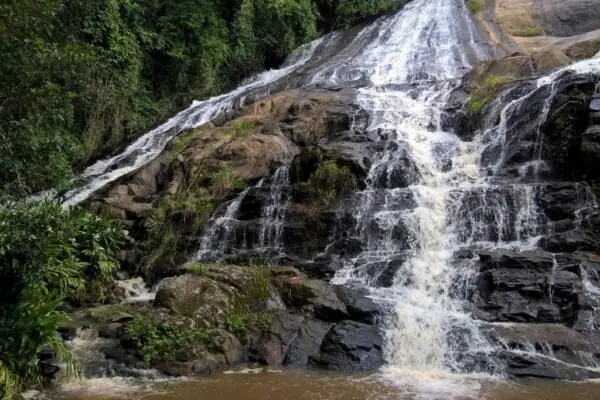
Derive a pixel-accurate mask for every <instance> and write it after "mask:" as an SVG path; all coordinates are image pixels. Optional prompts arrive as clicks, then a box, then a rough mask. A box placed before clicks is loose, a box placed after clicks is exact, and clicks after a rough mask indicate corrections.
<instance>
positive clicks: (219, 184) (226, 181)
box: [210, 164, 247, 199]
mask: <svg viewBox="0 0 600 400" xmlns="http://www.w3.org/2000/svg"><path fill="white" fill-rule="evenodd" d="M246 185H247V184H246V182H244V180H243V179H241V178H240V177H237V176H234V175H233V169H232V168H231V165H230V164H226V165H225V166H223V167H222V168H221V169H220V170H219V171H217V172H216V173H215V174H213V176H212V177H211V186H210V192H211V194H212V196H213V198H217V199H222V198H224V197H226V196H227V195H229V194H230V193H231V192H232V191H234V190H240V189H244V188H245V187H246Z"/></svg>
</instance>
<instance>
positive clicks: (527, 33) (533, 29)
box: [515, 25, 543, 37]
mask: <svg viewBox="0 0 600 400" xmlns="http://www.w3.org/2000/svg"><path fill="white" fill-rule="evenodd" d="M542 33H543V32H542V29H541V28H540V27H539V26H536V25H529V26H526V27H525V28H523V29H521V30H519V31H518V32H516V33H515V36H524V37H532V36H539V35H541V34H542Z"/></svg>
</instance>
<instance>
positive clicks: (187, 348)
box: [123, 313, 210, 364]
mask: <svg viewBox="0 0 600 400" xmlns="http://www.w3.org/2000/svg"><path fill="white" fill-rule="evenodd" d="M209 339H210V336H209V334H208V332H207V331H206V330H204V329H199V328H192V327H189V326H185V325H181V324H176V323H174V322H170V321H163V320H161V319H160V318H159V317H156V316H153V315H151V314H149V313H148V314H144V313H142V314H138V315H137V316H136V317H135V319H134V320H133V321H131V322H130V323H129V324H127V329H126V332H125V335H124V337H123V340H124V341H125V342H127V343H129V345H131V346H133V348H135V349H136V350H137V351H139V352H140V355H141V356H142V358H143V359H144V361H146V362H147V363H149V364H150V363H153V362H156V361H162V360H183V361H185V360H187V359H188V358H189V357H190V355H192V354H194V353H195V352H196V350H197V349H199V348H202V347H204V345H206V344H207V343H208V342H209Z"/></svg>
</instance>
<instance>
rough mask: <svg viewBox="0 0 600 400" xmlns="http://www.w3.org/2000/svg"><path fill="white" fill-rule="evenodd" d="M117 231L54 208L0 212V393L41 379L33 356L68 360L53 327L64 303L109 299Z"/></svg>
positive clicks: (121, 235) (5, 207)
mask: <svg viewBox="0 0 600 400" xmlns="http://www.w3.org/2000/svg"><path fill="white" fill-rule="evenodd" d="M126 240H127V234H126V233H125V232H124V231H123V229H122V227H121V226H120V225H119V224H117V223H115V222H113V221H110V220H107V219H104V218H101V217H96V216H92V215H90V214H88V213H86V212H85V211H83V210H82V209H80V208H70V209H62V208H61V207H60V206H58V205H56V204H53V203H46V202H39V203H35V202H32V203H6V202H5V203H3V204H2V205H1V206H0V391H2V392H3V393H4V397H5V398H9V399H10V398H12V397H13V396H14V394H15V393H17V392H18V391H19V389H20V388H21V386H22V385H24V384H27V383H32V382H37V381H38V380H39V370H38V364H37V355H38V353H39V351H40V350H41V349H42V347H44V346H48V345H49V346H51V347H53V348H54V349H55V350H57V351H58V354H59V356H61V358H62V359H63V360H65V361H69V356H68V353H67V351H66V350H65V348H64V344H63V342H62V340H61V338H60V336H59V335H58V333H57V328H58V327H59V326H60V325H61V324H62V323H63V322H64V317H63V314H62V313H61V312H59V311H57V307H58V305H60V304H61V303H62V302H63V301H64V300H65V299H68V300H70V301H71V302H75V303H79V302H86V301H105V300H107V293H106V288H108V287H109V285H108V283H107V281H109V280H110V279H111V275H112V273H113V272H114V271H115V269H116V268H117V262H116V260H115V254H116V251H117V250H118V248H119V246H120V245H121V244H122V243H124V242H125V241H126Z"/></svg>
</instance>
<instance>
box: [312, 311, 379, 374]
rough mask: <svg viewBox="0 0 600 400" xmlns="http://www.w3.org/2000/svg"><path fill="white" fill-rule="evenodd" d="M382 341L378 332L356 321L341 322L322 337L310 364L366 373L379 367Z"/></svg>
mask: <svg viewBox="0 0 600 400" xmlns="http://www.w3.org/2000/svg"><path fill="white" fill-rule="evenodd" d="M382 345H383V338H382V336H381V334H380V332H379V330H378V329H377V328H376V327H374V326H371V325H367V324H363V323H360V322H356V321H342V322H340V323H338V324H337V325H335V326H334V327H333V328H331V330H330V331H329V332H328V333H327V335H326V336H325V339H324V340H323V344H322V345H321V349H320V352H319V355H318V356H315V357H311V359H310V360H311V364H312V365H314V366H316V367H319V368H323V369H327V370H331V371H344V372H370V371H375V370H377V369H378V368H379V367H381V365H383V355H382V352H381V347H382Z"/></svg>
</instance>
